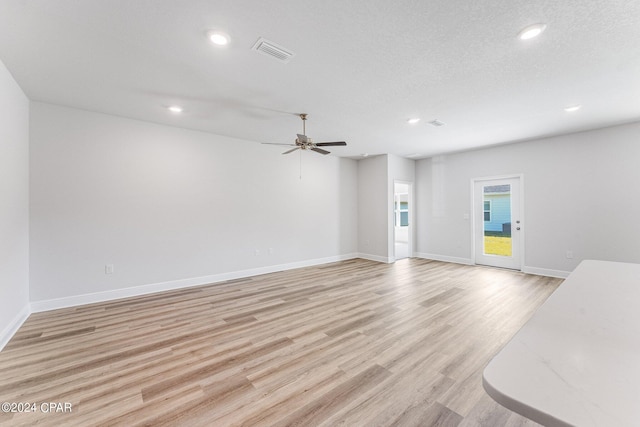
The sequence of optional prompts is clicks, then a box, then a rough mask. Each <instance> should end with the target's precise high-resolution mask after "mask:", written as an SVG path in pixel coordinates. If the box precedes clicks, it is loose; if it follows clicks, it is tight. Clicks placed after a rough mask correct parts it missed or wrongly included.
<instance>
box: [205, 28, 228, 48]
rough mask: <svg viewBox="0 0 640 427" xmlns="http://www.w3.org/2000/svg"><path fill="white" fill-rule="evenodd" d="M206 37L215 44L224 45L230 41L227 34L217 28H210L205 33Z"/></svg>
mask: <svg viewBox="0 0 640 427" xmlns="http://www.w3.org/2000/svg"><path fill="white" fill-rule="evenodd" d="M207 37H208V38H209V40H210V41H211V43H213V44H215V45H217V46H226V45H228V44H229V42H230V41H231V38H230V37H229V34H227V33H225V32H224V31H219V30H211V31H209V32H208V33H207Z"/></svg>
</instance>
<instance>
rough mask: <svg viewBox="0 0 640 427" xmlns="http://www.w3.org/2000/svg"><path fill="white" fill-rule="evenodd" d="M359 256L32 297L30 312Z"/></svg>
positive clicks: (335, 257) (313, 260)
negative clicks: (39, 297)
mask: <svg viewBox="0 0 640 427" xmlns="http://www.w3.org/2000/svg"><path fill="white" fill-rule="evenodd" d="M354 258H358V254H345V255H337V256H332V257H327V258H317V259H311V260H305V261H298V262H292V263H287V264H279V265H270V266H266V267H259V268H252V269H249V270H241V271H232V272H229V273H220V274H213V275H210V276H202V277H193V278H189V279H181V280H171V281H168V282H160V283H152V284H149V285H141V286H133V287H130V288H121V289H114V290H111V291H104V292H95V293H91V294H83V295H73V296H69V297H63V298H56V299H50V300H41V301H32V302H31V312H33V313H38V312H41V311H49V310H57V309H59V308H67V307H75V306H78V305H84V304H93V303H98V302H105V301H111V300H116V299H121V298H128V297H134V296H139V295H146V294H152V293H155V292H162V291H170V290H175V289H182V288H188V287H192V286H202V285H208V284H212V283H218V282H224V281H226V280H234V279H243V278H245V277H251V276H258V275H260V274H267V273H275V272H277V271H285V270H293V269H294V268H302V267H310V266H314V265H320V264H328V263H330V262H337V261H344V260H348V259H354Z"/></svg>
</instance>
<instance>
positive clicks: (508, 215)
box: [472, 176, 524, 270]
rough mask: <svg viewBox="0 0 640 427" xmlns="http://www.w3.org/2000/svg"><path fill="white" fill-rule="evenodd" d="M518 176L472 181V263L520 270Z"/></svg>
mask: <svg viewBox="0 0 640 427" xmlns="http://www.w3.org/2000/svg"><path fill="white" fill-rule="evenodd" d="M521 203H522V198H521V179H520V177H519V176H514V177H508V178H500V179H476V180H474V181H473V210H472V211H473V221H474V222H473V224H474V227H473V229H474V233H473V234H474V251H475V263H476V264H482V265H490V266H493V267H502V268H511V269H515V270H522V248H523V236H524V233H523V221H522V218H521V210H522V204H521Z"/></svg>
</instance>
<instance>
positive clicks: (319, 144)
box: [316, 141, 347, 147]
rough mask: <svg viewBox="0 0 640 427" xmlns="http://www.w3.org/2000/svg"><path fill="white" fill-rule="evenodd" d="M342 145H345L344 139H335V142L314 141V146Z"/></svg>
mask: <svg viewBox="0 0 640 427" xmlns="http://www.w3.org/2000/svg"><path fill="white" fill-rule="evenodd" d="M338 145H341V146H344V145H347V143H346V142H344V141H336V142H316V146H318V147H330V146H338Z"/></svg>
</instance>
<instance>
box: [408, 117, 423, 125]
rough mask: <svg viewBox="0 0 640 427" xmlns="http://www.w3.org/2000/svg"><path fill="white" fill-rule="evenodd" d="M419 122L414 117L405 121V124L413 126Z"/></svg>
mask: <svg viewBox="0 0 640 427" xmlns="http://www.w3.org/2000/svg"><path fill="white" fill-rule="evenodd" d="M419 121H420V119H419V118H417V117H415V118H413V119H407V123H409V124H410V125H415V124H416V123H418V122H419Z"/></svg>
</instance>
